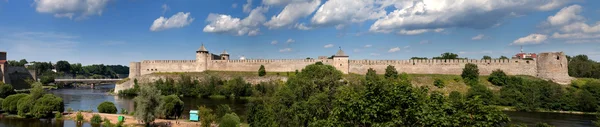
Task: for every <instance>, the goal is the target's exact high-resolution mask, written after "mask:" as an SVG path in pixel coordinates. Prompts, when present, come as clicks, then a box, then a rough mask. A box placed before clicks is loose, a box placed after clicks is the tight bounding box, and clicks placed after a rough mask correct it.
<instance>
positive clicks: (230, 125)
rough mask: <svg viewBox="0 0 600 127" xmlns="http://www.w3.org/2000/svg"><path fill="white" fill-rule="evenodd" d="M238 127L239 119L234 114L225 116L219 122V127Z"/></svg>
mask: <svg viewBox="0 0 600 127" xmlns="http://www.w3.org/2000/svg"><path fill="white" fill-rule="evenodd" d="M239 126H240V117H238V116H237V115H236V114H235V113H233V114H229V113H228V114H225V115H224V116H223V118H221V121H220V122H219V127H239Z"/></svg>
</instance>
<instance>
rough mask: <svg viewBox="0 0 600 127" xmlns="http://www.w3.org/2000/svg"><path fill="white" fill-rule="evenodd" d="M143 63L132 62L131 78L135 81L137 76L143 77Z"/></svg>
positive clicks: (130, 64) (130, 68) (130, 67)
mask: <svg viewBox="0 0 600 127" xmlns="http://www.w3.org/2000/svg"><path fill="white" fill-rule="evenodd" d="M141 65H142V64H141V63H140V62H131V63H129V78H130V79H133V78H135V77H137V76H141V75H142V74H141Z"/></svg>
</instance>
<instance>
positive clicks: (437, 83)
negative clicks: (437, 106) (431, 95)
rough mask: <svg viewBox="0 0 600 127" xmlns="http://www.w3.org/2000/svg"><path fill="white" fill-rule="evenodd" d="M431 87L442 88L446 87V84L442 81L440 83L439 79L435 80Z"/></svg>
mask: <svg viewBox="0 0 600 127" xmlns="http://www.w3.org/2000/svg"><path fill="white" fill-rule="evenodd" d="M433 85H434V86H435V87H437V88H444V86H446V83H444V81H442V80H441V79H435V81H433Z"/></svg>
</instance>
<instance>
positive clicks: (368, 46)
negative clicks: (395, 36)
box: [365, 45, 373, 48]
mask: <svg viewBox="0 0 600 127" xmlns="http://www.w3.org/2000/svg"><path fill="white" fill-rule="evenodd" d="M372 46H373V45H365V48H371V47H372Z"/></svg>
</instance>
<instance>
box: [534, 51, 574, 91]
mask: <svg viewBox="0 0 600 127" xmlns="http://www.w3.org/2000/svg"><path fill="white" fill-rule="evenodd" d="M568 65H569V64H568V61H567V56H566V55H565V53H563V52H547V53H540V54H539V55H538V56H537V77H539V78H543V79H548V80H552V81H554V82H557V83H561V84H568V83H570V82H571V79H572V78H571V77H569V68H568Z"/></svg>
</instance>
